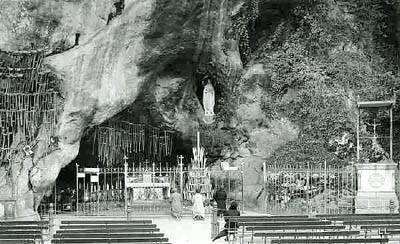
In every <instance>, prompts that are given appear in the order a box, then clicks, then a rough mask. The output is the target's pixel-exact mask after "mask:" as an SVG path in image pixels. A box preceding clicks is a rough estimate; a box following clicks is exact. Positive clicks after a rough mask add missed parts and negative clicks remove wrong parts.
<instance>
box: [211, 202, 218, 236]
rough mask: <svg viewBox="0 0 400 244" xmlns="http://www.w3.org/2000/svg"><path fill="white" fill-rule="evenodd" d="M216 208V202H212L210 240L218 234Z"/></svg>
mask: <svg viewBox="0 0 400 244" xmlns="http://www.w3.org/2000/svg"><path fill="white" fill-rule="evenodd" d="M217 213H218V206H217V202H215V201H214V202H213V204H212V215H211V239H213V238H214V237H215V236H216V235H218V232H219V223H218V215H217Z"/></svg>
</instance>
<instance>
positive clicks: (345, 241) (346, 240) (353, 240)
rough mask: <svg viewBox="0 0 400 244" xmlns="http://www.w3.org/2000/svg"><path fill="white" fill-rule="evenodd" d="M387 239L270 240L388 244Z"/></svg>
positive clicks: (279, 243)
mask: <svg viewBox="0 0 400 244" xmlns="http://www.w3.org/2000/svg"><path fill="white" fill-rule="evenodd" d="M388 242H389V239H388V238H338V239H276V240H271V244H289V243H298V244H300V243H336V244H346V243H359V244H362V243H379V244H384V243H388Z"/></svg>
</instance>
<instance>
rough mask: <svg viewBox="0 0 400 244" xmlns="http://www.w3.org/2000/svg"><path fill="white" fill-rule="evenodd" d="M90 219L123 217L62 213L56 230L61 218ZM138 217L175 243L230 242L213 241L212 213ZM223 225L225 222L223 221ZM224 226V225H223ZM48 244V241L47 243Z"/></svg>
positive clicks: (56, 220) (57, 220)
mask: <svg viewBox="0 0 400 244" xmlns="http://www.w3.org/2000/svg"><path fill="white" fill-rule="evenodd" d="M246 215H259V214H257V213H253V212H247V211H246ZM88 218H90V219H100V218H101V219H115V220H116V219H123V218H121V216H115V217H112V216H101V217H97V216H90V217H88V216H75V215H73V214H62V215H57V217H56V219H55V224H56V230H57V229H58V226H59V225H60V223H61V220H87V219H88ZM137 219H151V220H152V221H153V223H154V224H156V225H157V226H158V228H160V232H162V233H164V234H165V236H166V237H167V238H169V242H170V243H173V244H186V243H191V244H211V243H214V244H222V243H228V242H225V241H224V238H221V239H219V240H216V241H215V242H212V241H211V239H210V238H211V215H209V214H208V215H207V217H206V220H205V221H194V220H193V219H192V217H191V215H188V214H185V215H184V216H183V218H182V220H181V221H176V220H175V219H174V218H173V217H172V216H169V215H161V216H154V215H153V216H152V215H149V216H147V215H142V216H139V217H137ZM221 225H223V223H221ZM221 227H222V226H221ZM45 244H47V243H45Z"/></svg>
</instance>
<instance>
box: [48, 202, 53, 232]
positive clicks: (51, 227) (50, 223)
mask: <svg viewBox="0 0 400 244" xmlns="http://www.w3.org/2000/svg"><path fill="white" fill-rule="evenodd" d="M53 233H54V205H53V203H50V209H49V240H51V238H52V236H53Z"/></svg>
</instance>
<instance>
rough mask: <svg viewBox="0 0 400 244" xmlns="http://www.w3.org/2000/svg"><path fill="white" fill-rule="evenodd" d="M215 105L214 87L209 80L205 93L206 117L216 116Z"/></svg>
mask: <svg viewBox="0 0 400 244" xmlns="http://www.w3.org/2000/svg"><path fill="white" fill-rule="evenodd" d="M214 105H215V91H214V87H213V86H212V85H211V82H210V80H208V82H207V85H206V86H205V87H204V91H203V106H204V115H205V116H214Z"/></svg>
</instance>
